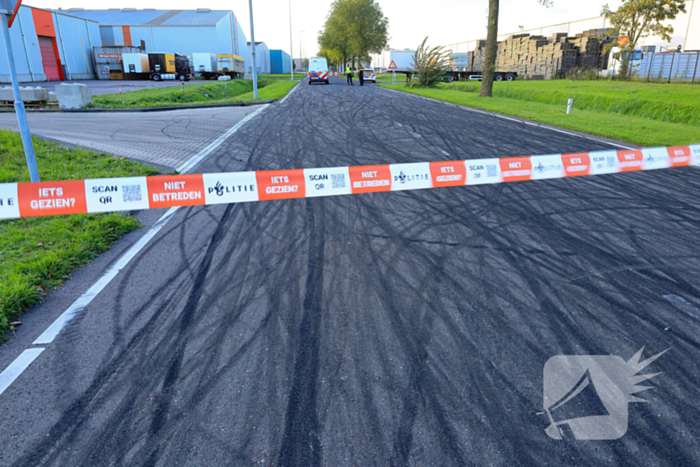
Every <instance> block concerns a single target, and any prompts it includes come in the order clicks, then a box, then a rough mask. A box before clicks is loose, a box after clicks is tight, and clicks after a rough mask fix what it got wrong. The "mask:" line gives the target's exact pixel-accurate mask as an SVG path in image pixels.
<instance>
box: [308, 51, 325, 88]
mask: <svg viewBox="0 0 700 467" xmlns="http://www.w3.org/2000/svg"><path fill="white" fill-rule="evenodd" d="M329 75H330V72H329V71H328V62H327V61H326V59H325V58H323V57H314V58H312V59H310V60H309V84H311V83H326V84H328V82H329V81H328V76H329Z"/></svg>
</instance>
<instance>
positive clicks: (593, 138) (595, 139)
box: [385, 88, 638, 149]
mask: <svg viewBox="0 0 700 467" xmlns="http://www.w3.org/2000/svg"><path fill="white" fill-rule="evenodd" d="M385 89H386V88H385ZM386 90H387V91H393V92H399V93H401V94H407V95H409V96H413V97H418V98H421V99H426V100H429V101H433V102H437V103H440V104H445V105H450V106H454V107H457V108H460V109H463V110H468V111H471V112H477V113H481V114H484V115H491V116H493V117H496V118H500V119H503V120H510V121H512V122H518V123H524V124H525V125H530V126H534V127H537V128H542V129H544V130H552V131H557V132H559V133H564V134H566V135H570V136H578V137H579V138H583V139H589V140H591V141H597V142H599V143H604V144H609V145H610V146H616V147H618V148H623V149H638V148H636V147H634V146H625V145H622V144H618V143H613V142H612V141H607V140H604V139H602V138H596V137H595V136H590V135H582V134H579V133H574V132H572V131H567V130H562V129H560V128H556V127H553V126H550V125H546V124H543V123H535V122H529V121H527V120H521V119H518V118H512V117H506V116H505V115H501V114H498V113H495V112H487V111H485V110H480V109H475V108H473V107H467V106H465V105H457V104H453V103H451V102H445V101H441V100H438V99H433V98H431V97H425V96H419V95H416V94H411V93H408V92H402V91H395V90H393V89H386Z"/></svg>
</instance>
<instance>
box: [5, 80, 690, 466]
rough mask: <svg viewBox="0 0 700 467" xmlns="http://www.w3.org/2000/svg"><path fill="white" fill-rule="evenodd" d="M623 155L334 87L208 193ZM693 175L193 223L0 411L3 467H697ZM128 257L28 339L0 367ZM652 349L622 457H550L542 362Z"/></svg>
mask: <svg viewBox="0 0 700 467" xmlns="http://www.w3.org/2000/svg"><path fill="white" fill-rule="evenodd" d="M609 148H611V146H610V145H608V144H607V143H604V142H596V141H594V140H591V139H585V138H581V137H578V136H575V135H569V134H564V133H560V132H555V131H551V130H547V129H543V128H537V127H535V126H530V125H524V124H522V123H518V122H515V121H512V120H505V119H500V118H497V117H494V116H489V115H486V114H483V113H477V112H473V111H469V110H463V109H458V108H455V107H452V106H447V105H443V104H439V103H434V102H428V101H425V100H422V99H419V98H415V97H411V96H407V95H402V94H398V93H392V92H389V91H386V90H382V89H380V88H377V87H374V86H366V87H364V88H360V87H359V86H357V85H356V86H354V87H352V88H350V87H347V86H346V85H345V84H344V82H343V81H342V80H340V79H333V80H332V85H330V86H307V85H305V84H303V83H302V85H301V86H300V88H299V89H297V90H296V91H295V92H294V94H292V95H291V96H290V98H289V99H288V100H287V101H286V102H283V103H276V104H274V105H272V106H270V107H269V108H267V109H266V110H265V111H264V112H262V113H261V114H259V115H258V116H256V117H255V118H254V119H253V120H251V121H250V122H249V123H248V124H246V125H245V126H244V127H243V128H242V129H241V130H240V131H239V132H238V133H236V134H235V136H234V137H232V138H231V139H229V140H228V141H227V142H226V143H225V144H224V145H223V146H222V147H221V148H220V149H219V150H218V151H217V152H216V153H215V154H213V155H212V156H211V157H210V158H208V159H207V160H206V161H205V162H204V163H203V164H202V165H201V166H200V167H199V168H198V169H197V171H201V172H215V171H236V170H257V169H276V168H285V169H286V168H300V167H324V166H329V167H332V166H345V165H365V164H376V163H392V162H417V161H427V160H447V159H461V158H480V157H493V156H516V155H529V154H549V153H559V152H575V151H590V150H599V149H609ZM698 173H699V172H698V171H697V169H694V168H681V169H670V170H664V171H656V172H644V173H627V174H616V175H607V176H596V177H585V178H574V179H561V180H546V181H532V182H522V183H511V184H504V185H486V186H473V187H459V188H445V189H437V190H424V191H413V192H401V193H377V194H366V195H353V196H343V197H334V198H320V199H302V200H289V201H280V202H259V203H251V204H239V205H227V206H224V205H220V206H211V207H193V208H181V209H180V210H179V211H178V212H177V214H176V215H175V217H174V218H173V219H172V220H171V221H170V222H169V223H168V224H167V225H166V226H165V227H164V228H163V230H161V231H160V233H159V234H158V235H157V236H156V237H155V239H154V240H152V241H151V242H150V243H149V245H148V246H147V247H146V248H145V249H144V250H143V251H142V253H141V254H140V255H139V256H138V257H137V258H136V259H134V260H133V261H132V262H131V263H130V264H129V266H128V267H126V268H125V269H124V270H122V272H121V273H120V274H119V275H118V276H117V277H116V279H115V280H114V281H112V283H110V285H109V286H107V288H106V289H105V290H104V291H103V292H102V293H101V294H100V295H99V296H98V297H97V298H96V299H95V300H94V301H93V302H92V303H91V304H90V305H89V306H88V307H87V308H86V309H85V310H84V311H83V312H82V313H81V314H80V315H79V317H78V318H76V319H75V320H74V321H73V322H72V323H71V324H70V325H69V326H68V327H67V328H66V329H65V330H64V331H63V333H62V334H61V335H60V336H59V337H58V338H57V340H56V341H55V342H54V343H53V344H51V345H50V346H48V347H47V350H46V351H44V353H43V354H42V355H41V356H40V357H39V358H38V359H37V361H36V362H34V363H33V364H32V366H30V367H29V369H28V370H27V371H25V372H24V373H23V374H22V376H21V377H20V378H19V379H18V380H17V381H16V382H15V383H14V384H13V385H12V386H11V387H10V388H9V389H8V390H7V391H6V392H5V393H4V394H3V395H2V396H0V408H1V410H0V440H1V441H2V445H3V449H2V450H0V464H2V465H11V466H25V465H32V466H34V465H52V466H67V465H81V466H82V465H100V466H104V465H143V466H150V465H158V466H179V465H206V466H219V465H221V466H223V465H236V466H239V465H240V466H249V465H267V464H274V465H280V466H292V465H294V466H296V465H301V466H317V465H324V466H372V465H377V466H384V465H415V466H462V465H508V466H513V465H553V466H562V465H674V466H679V465H688V466H691V465H698V464H700V445H699V443H698V438H699V435H700V410H699V409H698V404H697V396H698V390H697V388H698V383H700V373H699V369H698V362H699V361H700V346H699V336H700V314H698V308H699V307H700V292H699V289H698V287H699V286H700V258H699V257H698V254H699V253H698V252H700V235H698V228H699V227H700V209H699V207H700V204H699V202H698V197H697V193H698V189H699V188H700V179H699V177H698ZM157 214H160V213H154V212H146V213H144V214H143V215H142V219H143V220H144V222H145V223H147V224H152V223H153V222H154V219H155V218H157ZM138 235H139V234H132V235H130V236H127V237H126V238H125V239H124V240H122V241H120V242H119V243H118V244H117V245H116V246H115V250H114V251H112V252H108V253H107V254H106V255H105V256H104V257H102V258H100V259H99V260H98V261H97V262H96V263H95V264H94V265H91V266H89V267H87V268H84V269H82V270H81V271H79V272H78V273H76V275H75V279H74V280H73V281H70V282H69V283H67V284H66V286H65V288H64V289H63V290H61V291H58V292H56V293H55V294H52V295H51V296H50V297H49V300H48V301H47V303H45V304H44V305H41V306H39V307H36V308H35V309H33V310H31V311H30V312H29V314H27V315H25V324H24V325H23V326H22V328H20V333H19V335H18V337H17V338H16V339H15V341H13V342H12V343H11V344H10V345H8V346H6V347H5V348H3V349H0V365H1V366H2V367H4V366H6V365H7V364H8V363H9V362H10V361H11V359H12V358H14V355H16V354H17V353H18V352H19V351H21V350H22V348H24V347H22V345H26V343H27V342H31V340H32V339H33V338H35V337H36V335H38V333H40V332H42V331H43V329H44V328H45V326H43V327H42V326H40V325H34V324H32V323H33V322H41V320H42V319H46V320H48V319H49V318H45V316H49V317H51V316H54V315H56V314H58V313H60V312H62V311H63V309H65V307H63V308H62V306H63V305H65V304H70V303H71V301H72V300H73V299H74V298H75V297H77V296H78V295H79V294H80V293H82V292H83V291H84V290H85V289H86V288H87V286H89V285H91V283H92V282H94V281H95V280H96V279H97V277H98V276H99V275H100V274H101V272H102V271H103V270H104V269H105V268H106V267H107V266H108V265H109V264H110V262H112V261H113V260H114V258H116V256H117V255H118V253H119V252H120V251H123V249H124V248H126V247H127V246H128V245H129V244H131V243H133V242H134V241H135V239H136V238H137V237H138ZM49 322H50V320H49ZM643 346H646V347H645V351H644V356H645V357H649V356H651V355H654V354H656V353H658V352H661V351H663V350H665V349H669V348H670V350H669V351H668V352H667V353H666V354H664V355H663V356H662V357H661V358H659V359H658V360H656V361H655V362H654V363H653V364H651V365H650V366H649V367H648V368H647V369H646V370H644V372H653V373H657V372H662V374H661V375H659V376H657V377H656V378H655V379H653V380H652V381H653V383H652V384H650V385H651V386H654V388H653V389H651V390H649V391H647V392H644V393H641V396H642V397H643V398H645V399H647V400H648V401H649V403H647V404H642V403H633V404H630V405H629V429H628V431H627V434H626V435H624V436H623V437H622V438H620V439H618V440H615V441H580V440H579V441H577V440H569V439H565V440H553V439H551V438H549V437H548V436H547V435H546V434H545V431H544V430H545V428H546V427H547V426H548V425H549V421H548V418H547V416H546V415H543V414H542V411H543V367H544V365H545V362H547V360H548V359H549V358H550V357H553V356H557V355H611V354H612V355H617V356H620V357H622V358H623V359H624V360H629V359H630V358H631V357H632V356H633V355H634V354H635V353H636V352H637V351H638V350H639V349H640V348H642V347H643ZM638 395H640V394H638Z"/></svg>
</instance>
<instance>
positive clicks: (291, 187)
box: [255, 169, 306, 201]
mask: <svg viewBox="0 0 700 467" xmlns="http://www.w3.org/2000/svg"><path fill="white" fill-rule="evenodd" d="M255 177H256V179H257V181H258V198H259V199H260V201H265V200H271V199H290V198H305V197H306V183H305V182H304V169H294V170H266V171H263V172H256V173H255Z"/></svg>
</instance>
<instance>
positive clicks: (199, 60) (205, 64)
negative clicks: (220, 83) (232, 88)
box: [192, 53, 218, 74]
mask: <svg viewBox="0 0 700 467" xmlns="http://www.w3.org/2000/svg"><path fill="white" fill-rule="evenodd" d="M192 59H193V60H194V72H195V73H200V74H204V73H216V72H217V71H218V68H217V67H216V54H207V53H194V54H192Z"/></svg>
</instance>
